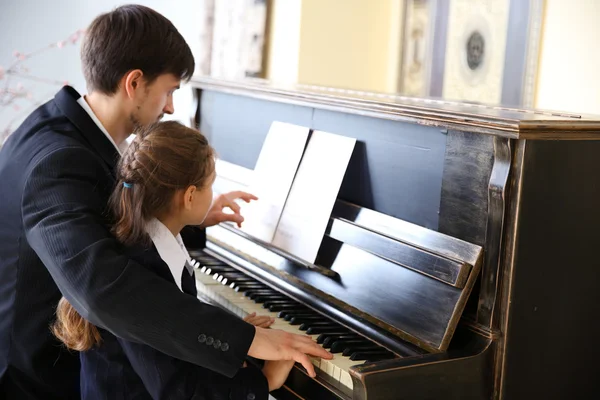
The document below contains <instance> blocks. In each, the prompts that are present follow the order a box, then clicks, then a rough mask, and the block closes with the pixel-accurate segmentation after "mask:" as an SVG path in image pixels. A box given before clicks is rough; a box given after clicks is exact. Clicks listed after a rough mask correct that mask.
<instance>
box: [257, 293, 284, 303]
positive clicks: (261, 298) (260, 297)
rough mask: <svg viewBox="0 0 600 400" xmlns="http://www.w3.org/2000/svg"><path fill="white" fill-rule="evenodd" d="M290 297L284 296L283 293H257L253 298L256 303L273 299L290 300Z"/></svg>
mask: <svg viewBox="0 0 600 400" xmlns="http://www.w3.org/2000/svg"><path fill="white" fill-rule="evenodd" d="M289 299H290V298H289V297H287V296H283V295H281V294H262V295H257V296H254V298H253V299H252V300H254V302H255V303H264V302H266V301H272V300H289Z"/></svg>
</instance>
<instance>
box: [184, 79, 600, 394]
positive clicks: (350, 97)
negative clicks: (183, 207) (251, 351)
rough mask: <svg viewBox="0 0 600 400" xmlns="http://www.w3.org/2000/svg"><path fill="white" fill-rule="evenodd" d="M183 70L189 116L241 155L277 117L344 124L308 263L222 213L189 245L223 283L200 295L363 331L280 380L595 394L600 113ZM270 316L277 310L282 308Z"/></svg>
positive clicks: (242, 158) (402, 390) (249, 158)
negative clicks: (335, 191)
mask: <svg viewBox="0 0 600 400" xmlns="http://www.w3.org/2000/svg"><path fill="white" fill-rule="evenodd" d="M192 84H193V85H194V87H195V88H196V89H195V90H196V93H195V94H196V96H197V97H196V99H197V101H198V108H197V112H196V115H195V116H194V122H195V123H197V124H198V126H200V129H201V131H202V132H203V133H204V134H205V135H207V136H208V138H209V140H210V142H211V143H212V145H213V146H214V147H215V148H216V150H217V153H218V155H219V157H220V158H221V159H223V160H225V161H228V162H232V163H235V164H238V165H240V166H241V167H244V168H247V169H250V170H251V169H253V168H254V164H255V162H256V159H257V157H258V154H259V152H260V150H261V146H262V143H263V141H264V138H265V136H266V134H267V132H268V130H269V127H270V125H271V123H272V122H273V121H282V122H288V123H292V124H297V125H301V126H306V127H309V128H311V129H313V130H322V131H326V132H331V133H335V134H338V135H344V136H349V137H353V138H356V139H357V144H356V147H355V150H354V153H353V156H352V159H351V161H350V164H349V166H348V170H347V172H346V175H345V178H344V181H343V183H342V187H341V190H340V193H339V196H338V200H337V202H336V205H335V207H334V210H333V213H332V215H331V219H330V223H329V226H328V228H327V232H326V234H325V236H324V238H323V242H322V245H321V248H320V250H319V255H318V257H317V261H316V262H315V265H316V267H312V268H311V266H309V265H304V264H303V263H302V262H299V261H298V260H295V259H294V258H293V257H292V256H291V255H286V254H285V253H283V252H281V251H279V250H278V249H276V248H272V247H271V246H269V245H268V244H265V243H262V242H260V241H259V240H255V239H254V238H252V237H249V236H248V235H245V234H243V233H242V232H240V231H238V230H236V229H234V228H231V227H226V226H221V227H215V228H213V229H209V230H208V231H207V235H208V240H207V243H206V248H204V249H200V248H198V249H191V250H194V251H193V252H192V254H194V255H195V256H197V257H198V260H199V261H201V262H202V263H205V265H204V266H202V265H201V263H200V262H199V263H198V267H201V270H200V269H199V270H198V271H197V274H198V275H202V276H201V278H200V279H199V282H200V281H202V280H204V281H205V283H206V284H207V285H208V286H210V283H211V282H210V281H211V279H212V278H217V279H213V280H214V281H215V282H217V281H219V282H221V283H226V284H223V285H220V286H219V287H217V286H214V287H215V288H216V289H217V291H216V292H215V293H213V294H211V295H210V296H212V298H213V299H214V300H217V302H218V303H222V302H232V305H226V307H227V308H229V309H231V310H232V311H234V312H237V313H240V315H243V313H244V312H245V311H244V310H242V308H243V307H250V308H249V309H248V310H252V309H253V308H252V307H253V306H252V304H250V305H247V304H246V303H245V302H246V300H247V299H248V296H247V295H243V294H242V293H241V292H243V291H244V290H250V291H252V290H254V291H255V293H254V295H255V296H259V295H261V293H262V294H267V297H266V300H267V301H268V300H269V299H271V300H273V301H272V302H271V303H269V304H271V306H272V307H273V308H272V310H273V312H277V311H281V310H283V311H286V310H290V311H294V312H297V313H299V314H298V315H296V316H297V317H298V318H300V317H303V318H306V321H304V320H303V321H304V322H307V321H308V322H310V321H312V319H311V318H315V321H316V318H317V317H316V316H314V315H312V314H311V313H314V314H318V315H320V316H319V317H318V318H321V316H323V317H324V318H327V321H325V322H318V323H317V324H316V325H314V326H313V328H312V333H314V332H316V334H315V337H317V336H316V335H317V334H319V333H320V334H321V336H322V335H323V334H325V335H326V334H327V332H329V331H331V332H332V335H333V334H337V335H339V334H349V335H346V336H345V337H348V338H349V339H347V340H350V342H348V343H354V342H353V341H352V340H353V339H354V338H355V336H358V337H360V338H361V340H363V339H364V340H366V341H367V342H368V345H366V346H363V344H364V342H361V344H360V345H357V346H358V347H357V348H356V349H358V350H356V349H354V350H351V351H350V353H351V352H352V351H359V352H360V351H361V349H365V351H366V353H365V354H367V355H366V356H364V357H362V358H359V359H360V360H363V361H360V362H358V363H356V362H353V363H351V364H352V366H351V367H348V368H346V367H343V366H342V367H339V366H338V367H339V368H338V367H336V366H332V365H329V364H323V365H321V366H320V368H321V370H322V371H321V372H323V373H320V374H319V377H318V378H317V379H316V380H313V379H311V378H309V377H308V376H307V375H306V374H304V372H303V371H302V370H301V368H300V367H298V368H295V369H294V371H293V372H292V374H291V375H290V378H289V379H288V381H287V382H286V385H285V386H284V388H282V389H281V390H279V391H277V392H276V393H274V394H273V395H274V397H275V398H277V399H298V398H305V399H327V398H353V399H461V400H466V399H509V400H518V399H567V398H569V399H570V398H574V399H575V398H577V399H579V398H581V399H584V398H586V399H587V398H594V397H595V396H596V395H595V393H596V391H597V390H598V389H596V388H595V385H594V384H593V382H594V379H593V378H594V376H595V374H594V372H595V371H596V370H597V367H595V365H594V362H595V361H596V360H598V357H597V356H598V350H597V346H595V345H594V343H595V342H594V340H595V339H596V338H597V337H599V335H600V328H598V326H597V324H595V322H594V318H595V317H594V315H598V313H597V311H598V308H599V307H598V304H600V294H598V293H600V291H598V287H600V280H599V279H598V276H599V274H598V272H597V271H598V269H599V268H600V262H599V261H598V258H597V256H596V248H595V246H594V245H595V244H596V243H598V237H599V235H598V233H597V227H599V226H600V213H599V212H598V211H597V207H596V204H598V203H599V199H600V182H597V180H599V181H600V119H594V117H589V116H581V115H572V114H565V113H551V112H544V111H532V110H516V109H507V108H500V107H487V106H482V105H477V104H465V103H453V102H443V101H437V100H429V99H411V98H403V97H398V96H388V95H382V94H370V93H358V92H353V91H342V90H337V89H328V88H319V87H309V86H302V85H298V86H293V87H287V88H282V87H277V86H274V85H272V84H270V83H268V82H265V81H260V80H257V81H249V82H228V81H220V80H215V79H211V78H195V79H193V81H192ZM314 195H318V194H317V193H315V194H314ZM199 247H201V246H199ZM224 265H226V266H224ZM211 266H213V269H212V270H211ZM231 268H233V270H232V269H231ZM207 272H210V273H209V275H211V274H212V275H214V276H213V277H212V278H210V276H209V275H206V276H205V274H206V273H207ZM219 274H220V275H219ZM235 279H240V282H238V283H235V284H232V287H234V286H235V285H238V286H239V287H238V289H239V288H241V289H242V290H241V292H236V293H238V294H237V295H233V297H231V296H232V295H231V294H230V292H231V293H233V290H229V291H227V290H225V289H224V288H226V289H231V288H229V287H228V285H229V284H230V282H233V281H235ZM267 289H268V290H267ZM224 290H225V291H224ZM271 291H273V292H274V294H269V293H271ZM228 296H229V297H231V298H230V299H229V300H227V299H226V300H223V299H224V298H225V297H228ZM236 296H237V297H236ZM269 296H272V297H269ZM229 297H228V298H229ZM236 299H239V301H240V302H241V303H240V306H239V307H241V308H240V309H239V310H238V309H237V308H236V307H237V306H236V305H235V303H236V302H237V301H238V300H236ZM255 300H256V298H255ZM287 301H290V302H292V303H293V304H290V303H285V302H287ZM264 302H265V299H263V300H262V303H263V307H264ZM242 303H243V304H244V305H241V304H242ZM250 303H252V302H250ZM260 304H261V303H258V307H259V308H258V309H260ZM278 307H279V308H278ZM286 307H288V308H286ZM236 310H237V311H236ZM265 311H269V309H266V308H265ZM248 312H249V311H248ZM283 316H285V314H284V315H283ZM283 316H282V318H280V321H278V322H277V323H276V325H277V326H284V327H285V326H288V325H289V324H290V322H289V321H285V320H284V319H283ZM291 316H293V315H291V314H290V315H289V316H288V317H291ZM319 324H322V325H319ZM332 324H333V325H332ZM289 326H292V327H293V328H292V329H298V325H289ZM286 329H287V328H286ZM328 329H329V331H328ZM340 329H341V330H343V331H344V332H342V333H340V332H336V331H338V330H340ZM353 335H355V336H353ZM326 338H327V336H325V339H326ZM336 338H337V339H339V337H338V336H336ZM333 340H334V338H332V339H331V340H330V341H329V342H330V345H331V342H332V341H333ZM361 346H363V347H361ZM369 352H370V353H369ZM350 353H348V354H350ZM344 354H345V353H344ZM365 360H366V361H367V362H365ZM315 362H317V363H318V361H315ZM344 362H345V361H343V360H342V363H344ZM317 365H318V364H317ZM340 365H341V364H340ZM343 365H346V364H343ZM348 365H349V364H348ZM344 369H345V370H344ZM333 376H335V377H336V378H335V379H332V377H333ZM348 380H350V383H348Z"/></svg>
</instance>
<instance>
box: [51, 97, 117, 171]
mask: <svg viewBox="0 0 600 400" xmlns="http://www.w3.org/2000/svg"><path fill="white" fill-rule="evenodd" d="M80 97H81V95H80V94H79V93H77V91H76V90H75V89H73V88H72V87H70V86H64V87H63V88H62V89H61V90H60V91H59V92H58V93H57V94H56V96H54V101H55V103H56V105H57V106H58V108H59V109H60V111H62V113H63V114H64V115H65V116H66V117H67V118H68V119H69V120H70V121H71V122H72V123H73V125H75V126H76V127H77V129H79V131H80V132H81V134H82V136H83V137H84V138H85V140H86V141H87V142H88V143H89V144H90V145H91V146H92V148H93V149H94V150H96V151H97V152H98V154H99V155H100V156H101V157H102V159H103V160H104V162H106V164H108V166H109V167H110V169H111V171H114V169H115V166H116V164H117V161H118V160H119V157H120V156H119V153H118V152H117V149H115V146H114V145H113V144H112V143H111V142H110V141H109V140H108V138H107V137H106V136H105V135H104V133H103V132H102V131H101V130H100V128H98V125H96V123H95V122H94V121H93V120H92V119H91V118H90V116H89V115H88V113H87V112H86V111H85V110H84V109H83V108H81V105H79V104H78V103H77V100H78V99H79V98H80Z"/></svg>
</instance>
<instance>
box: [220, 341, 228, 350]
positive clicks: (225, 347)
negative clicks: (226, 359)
mask: <svg viewBox="0 0 600 400" xmlns="http://www.w3.org/2000/svg"><path fill="white" fill-rule="evenodd" d="M221 350H223V351H227V350H229V343H227V342H225V343H221Z"/></svg>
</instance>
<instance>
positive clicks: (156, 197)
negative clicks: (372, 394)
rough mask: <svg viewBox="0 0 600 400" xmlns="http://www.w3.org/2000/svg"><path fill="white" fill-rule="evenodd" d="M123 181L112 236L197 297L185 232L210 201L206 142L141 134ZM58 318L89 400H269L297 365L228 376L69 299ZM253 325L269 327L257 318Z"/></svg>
mask: <svg viewBox="0 0 600 400" xmlns="http://www.w3.org/2000/svg"><path fill="white" fill-rule="evenodd" d="M117 179H118V180H117V186H116V188H115V190H114V192H113V195H112V197H111V202H110V205H111V209H112V212H113V215H114V216H115V218H116V219H115V220H116V223H115V224H114V226H113V233H114V235H115V236H116V237H117V239H119V241H120V242H121V243H123V245H125V246H127V248H128V253H129V255H130V257H131V258H132V259H134V260H135V261H137V262H138V263H139V264H140V265H143V266H144V267H146V268H148V269H150V270H152V271H153V272H155V273H156V274H158V275H160V276H161V277H163V278H164V279H167V280H169V281H171V282H173V284H174V285H177V287H178V288H179V289H180V290H182V291H183V292H185V293H188V294H190V295H192V296H196V294H197V292H196V285H195V279H194V276H193V270H192V269H191V267H189V264H188V263H187V260H188V259H189V255H188V254H187V251H186V250H185V247H184V245H183V242H182V239H181V236H180V232H181V230H182V229H183V228H184V227H185V226H187V225H200V224H201V223H202V222H203V221H204V218H205V217H206V214H207V212H208V210H209V208H210V206H211V203H212V196H213V194H212V184H213V181H214V179H215V164H214V152H213V150H212V148H211V147H210V146H209V144H208V142H207V140H206V138H205V137H204V136H203V135H202V134H201V133H200V132H198V131H196V130H193V129H190V128H187V127H185V126H183V125H181V124H179V123H177V122H174V121H169V122H160V123H157V124H154V125H151V126H149V127H146V128H142V129H141V131H139V132H138V133H137V136H136V138H135V139H134V140H133V142H132V144H131V145H130V146H129V148H128V149H127V151H126V152H125V154H124V155H123V158H122V159H121V161H120V163H119V166H118V172H117ZM139 290H144V288H142V287H140V288H139ZM132 296H135V293H132ZM56 314H57V321H56V323H55V325H54V327H53V331H54V334H55V335H56V336H57V337H58V338H59V339H60V340H61V341H62V342H63V343H65V345H66V346H67V347H69V348H71V349H74V350H78V351H81V352H82V353H81V355H80V358H81V380H80V381H81V392H82V393H81V396H82V399H83V400H93V399H94V400H95V399H103V400H104V399H106V400H108V399H110V400H118V399H155V400H156V399H197V398H198V399H199V398H202V399H247V398H248V399H250V398H252V399H267V397H268V392H269V391H271V390H274V389H276V388H279V387H280V386H281V385H282V384H283V382H284V381H285V379H286V377H287V375H288V373H289V371H290V369H291V368H292V366H293V361H283V362H282V361H276V362H272V361H267V362H265V365H264V367H263V369H262V371H261V370H259V369H258V368H257V367H255V366H253V365H251V364H247V365H246V364H244V365H245V367H244V368H241V369H240V370H239V371H238V373H237V374H236V375H235V376H234V377H233V378H227V377H225V376H223V375H220V374H218V373H215V372H213V371H211V370H208V369H205V368H202V367H199V366H196V365H194V364H190V363H187V362H185V361H181V360H178V359H175V358H173V357H170V356H168V355H166V354H163V353H160V352H159V351H157V350H155V349H153V348H151V347H149V346H145V345H141V344H139V343H134V342H129V341H126V340H122V339H120V338H118V337H116V336H114V335H112V334H111V333H110V332H108V331H106V330H103V329H100V328H97V327H95V326H94V325H92V324H91V323H89V322H88V321H86V320H84V319H83V318H82V317H81V316H80V315H79V314H78V313H77V311H75V309H74V308H73V307H72V306H71V304H69V302H68V301H67V300H66V299H65V298H62V299H61V301H60V303H59V305H58V308H57V311H56ZM250 321H251V322H253V323H254V324H255V325H262V326H265V325H269V322H270V321H267V320H265V317H263V318H256V317H254V316H251V318H250Z"/></svg>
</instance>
